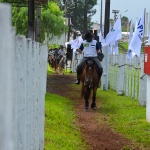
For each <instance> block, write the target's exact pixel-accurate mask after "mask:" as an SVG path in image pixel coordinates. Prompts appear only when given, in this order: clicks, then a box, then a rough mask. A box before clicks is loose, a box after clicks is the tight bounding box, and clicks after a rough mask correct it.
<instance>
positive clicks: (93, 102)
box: [91, 87, 97, 110]
mask: <svg viewBox="0 0 150 150" xmlns="http://www.w3.org/2000/svg"><path fill="white" fill-rule="evenodd" d="M96 91H97V87H94V88H93V96H92V104H91V108H93V109H94V110H96V109H97V107H96Z"/></svg>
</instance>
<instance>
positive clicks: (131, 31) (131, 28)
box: [128, 20, 133, 45]
mask: <svg viewBox="0 0 150 150" xmlns="http://www.w3.org/2000/svg"><path fill="white" fill-rule="evenodd" d="M129 24H130V33H129V41H128V45H129V44H130V42H131V39H132V37H133V25H132V20H131V21H130V23H129Z"/></svg>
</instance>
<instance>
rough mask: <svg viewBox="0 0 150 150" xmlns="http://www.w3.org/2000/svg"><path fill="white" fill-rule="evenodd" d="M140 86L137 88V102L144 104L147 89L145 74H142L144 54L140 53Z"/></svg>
mask: <svg viewBox="0 0 150 150" xmlns="http://www.w3.org/2000/svg"><path fill="white" fill-rule="evenodd" d="M140 66H141V72H140V86H139V87H140V88H139V103H140V105H142V106H146V91H147V86H146V84H147V83H146V82H147V75H145V74H144V55H141V59H140Z"/></svg>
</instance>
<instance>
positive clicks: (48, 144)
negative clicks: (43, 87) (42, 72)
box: [45, 68, 150, 150]
mask: <svg viewBox="0 0 150 150" xmlns="http://www.w3.org/2000/svg"><path fill="white" fill-rule="evenodd" d="M49 69H50V68H49ZM49 71H50V70H49ZM50 72H51V71H50ZM73 87H74V88H79V86H75V85H74V86H73ZM70 94H71V93H70ZM97 97H98V98H99V99H100V103H101V108H100V110H99V111H100V113H102V114H103V115H104V116H106V118H107V122H108V124H110V126H111V127H112V128H113V129H114V130H115V131H116V132H118V133H120V134H122V135H123V136H125V137H126V138H127V139H129V140H131V141H133V142H134V143H135V145H137V146H138V147H139V148H140V149H142V150H145V149H146V150H149V149H150V138H149V137H150V123H148V122H147V121H146V108H145V107H142V106H140V105H139V102H138V101H137V100H134V99H132V98H130V97H126V96H117V93H116V91H112V90H108V91H102V90H101V89H98V91H97ZM45 111H46V112H45V114H46V118H45V150H56V149H59V150H85V149H86V146H85V143H84V140H83V139H82V137H81V135H80V130H79V129H78V127H76V124H75V121H76V115H75V113H74V108H73V103H72V102H71V101H70V100H68V99H66V98H63V97H60V96H57V95H54V94H48V93H47V94H46V105H45ZM98 120H99V121H101V120H100V118H98ZM124 149H127V148H124Z"/></svg>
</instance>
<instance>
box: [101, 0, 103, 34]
mask: <svg viewBox="0 0 150 150" xmlns="http://www.w3.org/2000/svg"><path fill="white" fill-rule="evenodd" d="M102 5H103V4H102V0H101V5H100V6H101V8H100V10H101V15H100V31H101V33H102Z"/></svg>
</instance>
